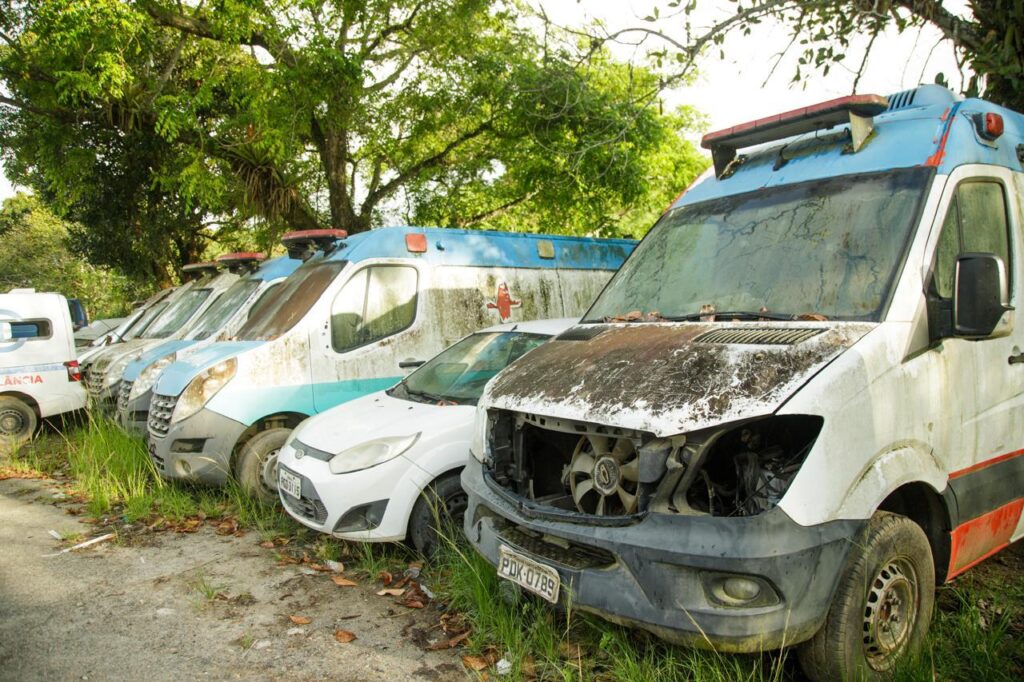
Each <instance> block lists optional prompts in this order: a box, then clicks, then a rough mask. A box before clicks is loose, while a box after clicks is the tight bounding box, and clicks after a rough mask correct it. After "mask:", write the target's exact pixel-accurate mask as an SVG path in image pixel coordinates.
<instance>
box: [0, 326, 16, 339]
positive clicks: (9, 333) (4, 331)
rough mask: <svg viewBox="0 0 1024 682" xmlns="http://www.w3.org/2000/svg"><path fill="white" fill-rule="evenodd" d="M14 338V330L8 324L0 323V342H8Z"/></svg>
mask: <svg viewBox="0 0 1024 682" xmlns="http://www.w3.org/2000/svg"><path fill="white" fill-rule="evenodd" d="M13 338H14V330H13V329H11V323H10V322H0V341H10V340H11V339H13Z"/></svg>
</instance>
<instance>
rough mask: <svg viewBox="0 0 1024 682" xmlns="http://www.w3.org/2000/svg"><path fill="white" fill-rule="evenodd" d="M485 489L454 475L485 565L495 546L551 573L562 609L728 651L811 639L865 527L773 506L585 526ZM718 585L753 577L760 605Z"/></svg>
mask: <svg viewBox="0 0 1024 682" xmlns="http://www.w3.org/2000/svg"><path fill="white" fill-rule="evenodd" d="M492 486H494V484H493V483H491V482H489V481H485V479H484V474H483V470H482V467H481V465H480V463H479V462H478V461H477V460H475V459H472V458H471V460H470V461H469V463H468V464H467V466H466V468H465V469H464V470H463V474H462V487H463V488H464V489H465V490H466V492H467V494H468V497H469V506H468V508H467V511H466V517H465V531H466V535H467V536H468V538H469V541H470V543H472V545H473V546H474V547H475V548H476V550H477V551H479V552H480V553H481V554H482V555H483V556H484V557H486V558H487V560H488V561H490V562H491V563H492V564H495V565H497V563H498V558H499V548H500V547H501V546H503V545H504V546H507V547H509V548H510V549H512V550H513V551H515V552H517V553H519V554H522V555H525V556H526V557H528V558H530V559H533V560H534V561H536V562H538V563H540V564H543V565H546V566H549V567H552V568H554V569H555V570H556V571H557V572H558V574H559V577H560V578H561V583H562V586H563V595H564V594H566V593H571V595H572V596H571V601H572V606H573V608H578V609H582V610H584V611H588V612H591V613H595V614H597V615H599V616H602V617H604V618H606V619H608V620H610V621H613V622H616V623H620V624H623V625H629V626H633V627H638V628H642V629H644V630H648V631H650V632H652V633H654V634H655V635H657V636H659V637H661V638H663V639H666V640H668V641H672V642H677V643H682V644H689V645H693V646H699V647H703V648H715V649H717V650H719V651H727V652H735V653H753V652H757V651H766V650H771V649H777V648H780V647H782V646H788V645H790V644H796V643H798V642H801V641H804V640H806V639H809V638H810V637H811V636H813V635H814V633H815V632H817V630H818V629H819V628H820V627H821V624H822V623H823V622H824V620H825V616H826V614H827V613H828V609H829V605H830V604H831V602H832V595H833V593H834V591H835V588H836V585H837V583H838V579H839V575H840V573H841V572H842V568H843V566H844V563H845V561H846V557H847V554H848V552H849V550H850V548H851V546H852V543H853V541H854V539H855V538H856V536H857V534H858V532H859V531H860V529H862V528H863V526H864V524H865V523H866V522H865V521H859V520H849V521H848V520H843V521H833V522H829V523H826V524H821V525H818V526H809V527H805V526H800V525H798V524H797V523H796V522H795V521H793V520H791V519H790V518H789V517H788V516H787V515H786V514H785V513H784V512H783V511H782V510H781V509H778V508H776V509H773V510H771V511H769V512H766V513H764V514H761V515H759V516H754V517H744V518H724V517H711V516H682V515H674V514H655V513H651V514H648V515H647V516H646V517H644V518H643V519H642V520H640V521H638V522H635V523H632V524H630V525H623V526H597V525H590V524H583V523H579V522H575V523H570V522H567V521H564V520H552V519H549V518H540V517H539V516H537V515H535V514H531V513H530V512H526V511H524V510H523V509H522V508H516V507H515V506H514V505H513V504H511V503H510V502H509V501H508V500H507V498H506V497H505V496H504V495H502V494H499V493H498V492H497V491H496V490H495V489H494V488H492ZM528 514H529V515H528ZM551 539H557V540H556V541H555V542H550V540H551ZM729 577H744V578H747V579H754V580H755V581H756V582H758V583H759V584H761V585H762V586H763V588H764V589H762V590H761V597H760V598H759V599H758V600H754V601H753V602H748V603H747V604H746V605H743V604H735V603H733V604H728V605H727V604H725V603H723V601H722V599H721V598H720V597H721V590H720V589H718V590H717V592H716V589H715V587H716V586H719V587H720V586H721V584H722V583H721V581H722V580H725V579H727V578H729ZM561 599H563V600H564V599H566V597H564V596H563V597H561Z"/></svg>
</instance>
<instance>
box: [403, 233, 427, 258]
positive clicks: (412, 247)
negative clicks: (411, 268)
mask: <svg viewBox="0 0 1024 682" xmlns="http://www.w3.org/2000/svg"><path fill="white" fill-rule="evenodd" d="M405 250H406V251H408V252H409V253H426V252H427V235H425V234H423V233H422V232H412V233H410V234H407V235H405Z"/></svg>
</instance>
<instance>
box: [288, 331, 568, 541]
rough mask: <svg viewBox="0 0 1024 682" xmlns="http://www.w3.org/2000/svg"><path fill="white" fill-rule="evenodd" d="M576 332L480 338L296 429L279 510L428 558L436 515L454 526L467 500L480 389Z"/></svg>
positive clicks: (478, 335)
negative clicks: (402, 545)
mask: <svg viewBox="0 0 1024 682" xmlns="http://www.w3.org/2000/svg"><path fill="white" fill-rule="evenodd" d="M575 322H576V320H575V318H571V319H564V320H535V321H532V322H510V323H505V324H501V325H497V326H494V327H488V328H487V329H481V330H480V331H478V332H475V333H473V334H470V335H469V336H467V337H465V338H464V339H462V340H461V341H459V342H458V343H456V344H455V345H453V346H450V347H448V348H446V349H445V350H443V351H441V353H440V354H438V355H436V356H434V357H433V358H431V359H430V360H428V361H427V362H426V363H425V364H424V365H423V366H422V367H420V368H419V369H417V370H416V371H414V372H413V373H412V374H410V375H409V376H407V377H406V378H405V379H403V380H402V381H400V382H398V383H397V384H395V385H394V386H392V387H391V388H389V389H387V390H386V391H378V392H376V393H371V394H369V395H367V396H365V397H363V398H357V399H356V400H353V401H351V402H348V403H345V404H344V405H339V406H337V407H334V408H331V409H329V410H327V411H326V412H321V413H320V414H318V415H316V416H315V417H310V418H309V419H307V420H306V421H304V422H302V423H301V424H299V425H298V426H297V427H296V428H295V430H294V431H292V434H291V436H289V438H288V440H287V441H285V444H284V446H283V447H282V448H281V451H280V453H279V455H278V490H279V491H280V495H281V501H282V502H283V503H284V508H285V510H287V512H288V513H289V514H291V515H292V516H293V517H295V519H296V520H297V521H299V522H300V523H302V524H305V525H306V526H309V527H310V528H313V529H315V530H318V531H321V532H323V533H330V534H332V535H334V536H335V537H338V538H341V539H343V540H363V541H371V542H383V541H400V540H404V539H406V537H408V538H409V539H410V540H411V541H412V544H413V546H414V547H416V549H418V550H419V551H420V552H422V553H423V554H425V555H427V556H430V555H431V554H433V552H434V550H435V549H436V546H437V535H436V528H435V525H436V521H435V512H440V513H439V514H438V516H439V517H440V518H443V519H444V520H449V519H450V520H452V521H454V522H456V523H459V522H461V521H462V514H461V511H462V510H463V509H465V505H466V495H465V493H464V492H463V491H462V488H461V487H460V486H459V472H461V471H462V467H463V466H465V464H466V450H467V449H468V448H469V441H470V437H471V436H472V432H473V415H474V412H475V407H476V401H477V400H478V399H479V398H480V394H481V393H482V392H483V390H484V385H485V384H486V383H487V382H488V381H489V380H490V379H491V377H493V376H494V375H495V374H497V373H498V372H500V371H501V370H503V369H504V368H505V367H507V366H508V364H509V363H511V362H513V361H515V360H517V359H518V358H519V357H521V356H523V355H524V354H526V353H528V352H530V351H531V350H533V349H534V348H536V347H537V346H539V345H540V344H542V343H544V342H545V341H547V340H548V339H550V338H551V337H552V336H554V335H556V334H560V333H562V332H563V331H565V330H566V329H568V328H569V327H570V326H572V325H573V324H574V323H575ZM425 491H426V492H428V493H429V494H428V495H424V494H423V493H424V492H425Z"/></svg>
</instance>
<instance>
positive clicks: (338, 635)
mask: <svg viewBox="0 0 1024 682" xmlns="http://www.w3.org/2000/svg"><path fill="white" fill-rule="evenodd" d="M334 639H336V640H338V641H339V642H341V643H342V644H348V643H349V642H351V641H352V640H353V639H358V637H356V633H354V632H349V631H348V630H335V631H334Z"/></svg>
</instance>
